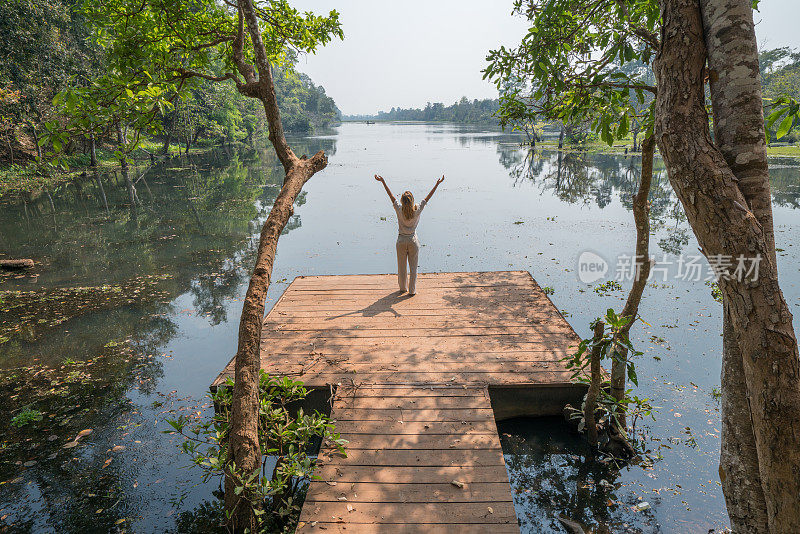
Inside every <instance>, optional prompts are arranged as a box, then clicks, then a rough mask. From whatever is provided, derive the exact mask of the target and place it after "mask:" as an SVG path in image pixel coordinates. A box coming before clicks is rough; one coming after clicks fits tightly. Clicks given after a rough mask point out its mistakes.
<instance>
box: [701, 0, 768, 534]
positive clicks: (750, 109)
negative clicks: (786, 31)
mask: <svg viewBox="0 0 800 534" xmlns="http://www.w3.org/2000/svg"><path fill="white" fill-rule="evenodd" d="M700 9H701V16H702V18H703V30H704V34H705V43H706V48H707V58H708V73H709V75H708V80H709V85H710V89H711V104H712V107H711V109H712V112H713V116H714V142H715V144H716V145H717V148H719V150H720V152H721V153H722V156H723V157H724V158H725V161H726V163H727V164H728V167H730V169H731V171H732V172H733V174H734V176H736V178H737V180H738V181H739V182H738V186H739V190H740V191H741V192H742V194H743V195H744V198H745V200H746V201H747V207H748V208H749V209H750V211H751V212H752V213H753V215H754V216H755V217H756V219H757V220H758V222H759V223H760V224H761V228H762V230H763V232H764V241H765V243H766V245H767V247H768V249H769V251H770V256H769V257H770V261H772V264H773V265H777V261H776V254H775V234H774V230H773V228H774V226H773V222H772V197H771V194H770V184H769V178H768V176H769V174H768V172H769V171H768V167H767V153H766V150H765V149H764V143H765V142H764V130H763V124H764V114H763V107H762V99H761V77H760V70H759V66H758V47H757V43H756V37H755V29H754V26H753V11H752V8H751V5H750V3H749V2H748V0H744V1H742V0H723V1H719V0H714V1H709V0H701V2H700ZM723 299H724V296H723ZM728 308H729V307H728V305H727V302H726V303H724V304H723V315H722V320H723V328H722V335H723V343H722V375H721V384H722V402H721V411H722V439H721V443H720V478H721V480H722V488H723V494H724V495H725V503H726V506H727V508H728V515H729V517H730V520H731V526H732V527H733V529H734V531H735V532H753V533H759V532H767V531H768V530H767V524H768V521H767V509H766V503H765V501H764V492H763V490H762V488H761V477H760V475H759V471H758V455H757V451H756V444H755V435H754V433H753V424H752V418H751V417H750V406H749V402H748V396H747V387H746V383H745V379H744V369H743V363H742V354H741V352H740V351H739V347H738V345H737V343H736V339H735V332H734V330H733V326H732V324H731V316H730V313H729V309H728Z"/></svg>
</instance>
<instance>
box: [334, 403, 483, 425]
mask: <svg viewBox="0 0 800 534" xmlns="http://www.w3.org/2000/svg"><path fill="white" fill-rule="evenodd" d="M487 404H488V403H487ZM492 418H493V415H492V408H491V406H486V405H484V407H481V408H438V409H433V410H420V409H417V408H410V409H405V410H404V409H402V408H401V409H397V408H384V409H372V408H339V407H338V406H337V409H336V420H337V421H348V420H349V421H458V422H460V421H483V420H485V419H492Z"/></svg>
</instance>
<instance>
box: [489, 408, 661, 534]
mask: <svg viewBox="0 0 800 534" xmlns="http://www.w3.org/2000/svg"><path fill="white" fill-rule="evenodd" d="M497 426H498V431H499V432H500V441H501V444H502V446H503V453H504V455H505V458H506V469H507V470H508V475H509V479H510V480H511V490H512V494H513V497H514V504H515V508H516V511H517V518H518V519H519V520H520V525H521V528H522V532H531V533H534V532H535V533H549V532H553V533H562V532H564V531H565V530H564V527H563V526H562V525H561V523H560V522H559V520H558V517H559V516H561V517H564V518H567V519H569V520H571V521H575V522H578V523H580V524H581V525H582V526H583V527H584V528H585V529H586V531H587V532H594V533H596V534H610V533H618V532H628V533H651V532H652V533H655V532H658V531H659V527H658V524H657V522H656V520H655V517H654V514H653V509H654V508H656V507H657V506H658V498H657V496H655V495H653V496H652V497H648V501H647V502H648V504H649V506H650V508H647V509H645V510H634V507H635V506H636V505H637V504H638V503H640V502H642V500H641V499H640V497H639V496H637V495H636V494H635V491H634V489H633V488H630V487H629V488H626V487H624V486H622V485H621V484H620V483H619V482H618V479H619V478H620V473H619V471H618V470H617V469H616V468H615V467H614V466H613V464H610V463H604V462H602V461H596V460H595V459H592V458H591V457H590V456H589V455H588V453H589V449H588V446H587V444H586V443H585V441H584V440H582V439H581V438H580V437H579V436H578V435H576V434H574V433H573V432H572V430H570V429H569V427H568V426H567V425H566V424H565V423H564V422H563V420H562V419H561V418H559V417H542V418H536V419H527V418H519V419H511V420H508V421H501V422H499V423H498V425H497Z"/></svg>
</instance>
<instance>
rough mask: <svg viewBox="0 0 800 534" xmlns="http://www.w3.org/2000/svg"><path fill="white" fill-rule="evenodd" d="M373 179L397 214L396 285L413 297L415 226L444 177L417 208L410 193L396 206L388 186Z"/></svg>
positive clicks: (415, 247) (416, 243)
mask: <svg viewBox="0 0 800 534" xmlns="http://www.w3.org/2000/svg"><path fill="white" fill-rule="evenodd" d="M375 179H376V180H377V181H379V182H380V183H382V184H383V188H384V189H386V194H387V195H389V198H391V199H392V205H393V206H394V211H395V213H397V223H398V225H399V227H400V228H399V232H398V235H397V283H398V284H399V285H400V293H404V292H405V291H408V294H409V295H410V296H413V295H415V294H416V292H417V260H418V259H419V239H417V225H418V224H419V216H420V214H421V213H422V209H423V208H424V207H425V206H426V205H427V204H428V201H429V200H430V199H431V197H432V196H433V194H434V193H435V192H436V188H437V187H439V184H440V183H442V182H444V176H442V177H441V178H439V179H438V180H436V185H434V186H433V189H431V192H430V193H428V196H427V197H425V200H423V201H422V202H420V203H419V206H417V205H416V204H414V195H412V194H411V191H406V192H405V193H403V195H402V196H401V197H400V203H399V204H398V203H397V199H396V198H395V197H394V195H393V194H392V191H391V190H390V189H389V186H388V185H386V180H384V179H383V177H382V176H378V175H377V174H376V175H375ZM406 264H408V267H409V270H410V272H411V274H410V276H406Z"/></svg>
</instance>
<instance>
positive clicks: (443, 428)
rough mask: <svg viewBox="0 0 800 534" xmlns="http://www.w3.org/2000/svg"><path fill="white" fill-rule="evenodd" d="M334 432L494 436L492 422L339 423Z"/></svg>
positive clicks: (495, 427) (494, 428)
mask: <svg viewBox="0 0 800 534" xmlns="http://www.w3.org/2000/svg"><path fill="white" fill-rule="evenodd" d="M336 431H337V432H340V433H342V434H369V435H375V434H384V435H389V436H394V435H415V436H416V435H421V434H428V435H443V436H451V435H454V434H455V435H461V434H467V433H470V434H471V433H477V434H496V433H497V425H495V423H494V421H488V420H487V421H466V424H464V423H462V422H460V421H448V422H442V421H423V422H418V421H408V422H406V421H403V422H402V423H401V422H399V421H389V422H384V423H381V424H380V426H377V425H376V424H375V422H374V421H339V422H338V423H337V424H336Z"/></svg>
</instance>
